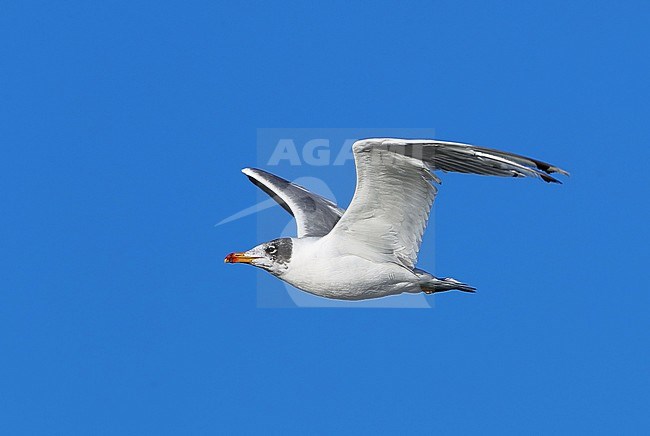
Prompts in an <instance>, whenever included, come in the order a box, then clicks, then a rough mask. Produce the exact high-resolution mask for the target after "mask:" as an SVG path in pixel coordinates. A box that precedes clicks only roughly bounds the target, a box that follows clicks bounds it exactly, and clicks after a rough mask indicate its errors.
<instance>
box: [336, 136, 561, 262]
mask: <svg viewBox="0 0 650 436" xmlns="http://www.w3.org/2000/svg"><path fill="white" fill-rule="evenodd" d="M352 150H353V153H354V162H355V165H356V171H357V187H356V190H355V193H354V197H353V198H352V202H351V203H350V206H349V208H348V209H347V211H346V212H345V214H344V215H343V216H342V217H341V219H340V220H339V222H338V223H337V224H336V226H334V228H333V229H332V231H331V232H330V233H329V235H328V238H336V239H337V246H338V249H339V251H340V253H341V254H354V255H357V256H360V257H364V258H367V259H369V260H372V261H377V262H395V263H398V264H401V265H403V266H404V267H407V268H410V269H412V268H413V267H414V266H415V264H416V262H417V255H418V251H419V249H420V244H421V243H422V234H423V233H424V229H425V227H426V224H427V221H428V219H429V213H430V211H431V206H432V204H433V201H434V198H435V195H436V192H437V189H436V187H435V185H433V184H432V182H439V179H438V178H437V177H436V176H435V175H434V174H433V173H432V172H433V171H435V170H442V171H454V172H461V173H474V174H484V175H495V176H510V177H537V178H540V179H542V180H544V181H546V182H556V183H559V181H558V180H556V179H555V178H553V177H552V176H550V174H551V173H560V174H564V175H568V173H567V172H566V171H564V170H562V169H560V168H557V167H555V166H552V165H550V164H547V163H545V162H542V161H538V160H535V159H531V158H527V157H524V156H520V155H516V154H512V153H507V152H503V151H499V150H492V149H488V148H482V147H475V146H472V145H468V144H461V143H456V142H444V141H433V140H405V139H394V138H376V139H364V140H360V141H357V142H355V143H354V145H353V146H352Z"/></svg>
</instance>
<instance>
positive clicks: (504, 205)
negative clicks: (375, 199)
mask: <svg viewBox="0 0 650 436" xmlns="http://www.w3.org/2000/svg"><path fill="white" fill-rule="evenodd" d="M411 3H412V4H410V5H408V6H407V5H404V4H398V3H397V2H395V3H384V2H378V3H375V4H370V3H367V2H349V1H346V2H328V4H327V5H313V4H307V3H304V4H303V3H298V2H283V5H282V6H280V5H265V4H258V3H252V2H251V3H237V4H235V3H232V4H226V3H225V2H176V3H168V2H137V3H135V4H134V2H120V1H115V2H104V3H103V4H90V3H84V2H73V1H69V2H33V1H20V2H5V3H4V4H3V7H2V14H0V38H1V40H2V41H3V43H2V46H1V47H0V50H1V53H0V78H1V80H0V93H1V96H2V105H0V111H1V114H0V138H1V141H2V144H3V146H2V150H3V154H4V158H3V159H2V160H0V166H1V169H2V170H1V171H0V179H1V180H2V183H1V186H2V188H1V189H0V194H1V196H2V197H1V198H2V204H3V205H4V207H3V211H2V214H0V223H1V226H0V228H1V229H2V232H1V234H0V235H1V236H0V240H1V241H2V245H1V246H2V251H1V253H2V254H1V255H2V268H1V270H0V271H1V274H2V276H1V277H2V284H3V286H2V291H0V350H2V352H1V353H0V392H2V395H0V426H1V428H2V433H3V434H13V435H18V434H26V435H27V434H29V435H33V434H105V435H117V434H119V435H123V434H138V435H142V434H156V435H160V434H216V433H217V432H219V431H224V430H228V431H229V432H237V433H252V432H265V433H276V434H289V433H298V434H305V433H308V432H309V433H317V434H331V433H333V432H345V433H355V434H358V433H371V432H372V433H374V432H379V431H386V432H401V433H403V432H404V431H405V430H409V431H410V432H413V433H430V432H446V433H454V432H462V433H478V432H481V433H485V432H488V431H491V432H495V433H498V434H503V433H514V434H517V433H519V434H520V433H522V432H524V431H527V430H531V429H534V430H538V431H539V432H545V433H550V432H561V433H576V432H581V433H587V432H589V433H644V432H647V431H648V427H649V424H650V420H649V418H648V415H647V404H648V403H649V402H650V395H649V392H650V379H649V377H648V370H649V368H648V362H649V361H650V352H649V351H648V350H650V343H649V342H650V323H649V321H648V309H649V303H650V296H649V293H648V285H647V283H648V279H649V277H648V267H647V265H646V262H647V252H648V231H647V222H648V202H647V196H648V180H647V176H646V172H645V166H646V164H647V161H648V159H649V158H650V152H649V151H648V150H649V148H648V143H649V142H650V130H649V129H648V113H649V110H650V107H649V106H650V92H649V87H650V82H649V81H648V73H649V72H650V58H649V57H648V56H647V46H648V43H649V42H650V32H649V31H648V26H647V23H648V19H649V18H650V16H649V15H650V9H649V7H648V5H647V3H645V2H625V3H621V2H570V3H566V2H540V3H532V2H487V3H486V2H476V3H472V2H457V1H454V2H411ZM265 127H279V128H297V127H320V128H336V127H344V128H359V129H362V128H377V129H382V128H386V129H388V128H393V129H394V128H397V129H399V128H432V129H435V132H436V134H437V136H438V138H440V139H448V140H456V141H466V142H471V143H474V144H480V145H484V146H488V147H495V148H501V149H505V150H509V151H514V152H519V153H522V154H528V155H531V156H534V157H538V158H540V159H543V160H548V161H550V162H553V163H555V164H558V165H560V166H563V167H565V168H566V169H567V170H569V171H571V173H572V177H571V178H569V179H567V180H565V184H563V185H561V186H556V185H553V186H549V185H546V184H543V183H539V182H536V181H531V180H513V179H493V178H485V177H479V176H468V175H454V174H449V175H445V176H444V183H443V186H442V188H441V190H440V195H439V196H438V199H437V202H436V206H435V210H434V218H435V219H434V222H432V223H431V226H430V229H429V232H428V233H427V236H426V238H425V241H424V245H423V251H422V253H421V265H422V266H423V267H426V268H429V269H435V271H436V272H437V273H440V274H441V275H450V276H453V277H457V278H459V279H463V280H465V281H467V282H468V283H471V284H473V285H475V286H476V287H478V289H479V292H478V293H477V294H475V295H466V294H461V293H455V294H454V293H452V294H448V295H442V296H439V297H437V298H436V299H435V307H434V308H433V309H428V310H402V309H390V310H389V309H358V310H344V309H269V308H267V309H262V308H259V307H258V294H259V293H263V292H264V289H263V288H259V283H258V279H257V274H256V272H255V271H254V270H253V269H251V268H245V267H239V266H232V265H224V264H223V263H222V259H223V256H224V255H225V254H226V253H228V252H230V251H234V250H238V249H245V248H249V247H251V246H253V245H255V244H257V243H258V242H261V241H260V236H262V235H260V234H258V224H257V221H258V217H255V216H250V217H248V218H246V219H242V220H239V221H235V222H232V223H230V224H228V225H222V226H218V227H215V226H214V224H215V223H216V222H218V221H220V220H221V219H223V218H224V217H226V216H228V215H230V214H232V213H234V212H236V211H238V210H241V209H243V208H245V207H248V206H250V205H251V204H254V203H255V202H256V201H257V199H258V198H259V197H258V193H257V192H256V188H255V187H254V186H253V185H251V184H250V183H248V181H247V180H246V178H245V177H244V176H243V175H241V174H240V172H239V171H240V169H241V168H243V167H247V166H252V165H256V164H257V162H258V155H259V150H258V143H257V129H258V128H265ZM278 171H281V175H284V176H285V177H290V178H295V177H300V176H309V175H310V173H312V172H313V171H314V172H316V175H317V177H319V178H321V179H323V180H325V181H326V182H327V183H328V186H329V187H330V188H331V189H332V191H333V193H334V194H335V195H336V197H337V198H338V199H341V200H342V201H343V205H344V206H345V205H346V204H345V203H346V202H347V201H349V199H350V197H351V195H352V191H353V186H352V185H351V183H350V180H353V178H354V173H353V168H352V167H350V166H346V167H345V168H344V169H341V170H337V172H336V173H335V176H334V174H333V177H332V178H329V179H328V172H327V169H326V168H325V169H317V170H315V169H314V168H313V167H307V166H302V167H287V168H279V169H278ZM263 214H265V215H260V216H261V218H260V219H263V220H265V222H267V223H269V225H270V226H273V224H274V223H277V227H276V228H275V229H273V228H270V229H269V233H271V232H272V231H274V234H279V233H280V232H281V230H282V229H283V227H284V225H285V224H286V218H285V216H284V215H282V214H283V211H282V210H280V209H279V208H276V209H272V210H268V211H266V212H263ZM271 236H272V235H271ZM269 283H270V282H269Z"/></svg>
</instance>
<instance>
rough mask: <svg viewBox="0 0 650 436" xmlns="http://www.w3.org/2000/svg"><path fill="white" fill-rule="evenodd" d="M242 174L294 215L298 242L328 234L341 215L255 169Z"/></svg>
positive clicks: (317, 197) (322, 200) (323, 200)
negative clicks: (300, 239)
mask: <svg viewBox="0 0 650 436" xmlns="http://www.w3.org/2000/svg"><path fill="white" fill-rule="evenodd" d="M242 173H244V174H246V176H248V178H249V180H250V181H251V182H253V183H254V184H255V185H256V186H257V187H259V188H260V189H261V190H262V191H264V192H266V193H267V194H268V195H269V196H270V197H271V198H273V199H274V200H275V201H276V202H277V203H278V204H279V205H280V206H282V207H283V208H284V209H285V210H286V211H287V212H289V213H290V214H291V215H293V217H294V218H295V219H296V225H297V227H298V237H299V238H302V237H306V236H324V235H326V234H328V233H329V232H330V230H332V228H333V227H334V225H335V224H336V223H337V222H338V220H339V219H340V218H341V216H342V215H343V212H344V210H343V209H340V208H339V207H337V206H336V204H334V203H332V202H331V201H329V200H327V199H326V198H324V197H321V196H320V195H318V194H314V193H313V192H309V191H308V190H307V189H305V188H303V187H302V186H300V185H296V184H294V183H291V182H289V181H287V180H285V179H283V178H281V177H278V176H276V175H273V174H271V173H268V172H266V171H263V170H260V169H255V168H244V169H243V170H242Z"/></svg>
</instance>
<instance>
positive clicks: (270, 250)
mask: <svg viewBox="0 0 650 436" xmlns="http://www.w3.org/2000/svg"><path fill="white" fill-rule="evenodd" d="M264 251H266V252H267V253H268V254H275V253H277V252H278V247H276V246H275V245H269V246H268V247H266V249H265V250H264Z"/></svg>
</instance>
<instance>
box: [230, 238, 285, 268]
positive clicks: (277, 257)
mask: <svg viewBox="0 0 650 436" xmlns="http://www.w3.org/2000/svg"><path fill="white" fill-rule="evenodd" d="M292 251H293V242H292V241H291V238H280V239H274V240H272V241H269V242H265V243H263V244H260V245H258V246H257V247H254V248H251V249H250V250H248V251H244V252H243V253H230V254H229V255H228V256H226V258H225V259H224V260H223V261H224V262H225V263H248V264H250V265H253V266H256V267H258V268H262V269H265V270H267V271H268V272H270V273H271V274H273V275H276V276H278V275H281V274H282V273H284V272H285V271H286V270H287V268H288V267H289V262H291V252H292Z"/></svg>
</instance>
